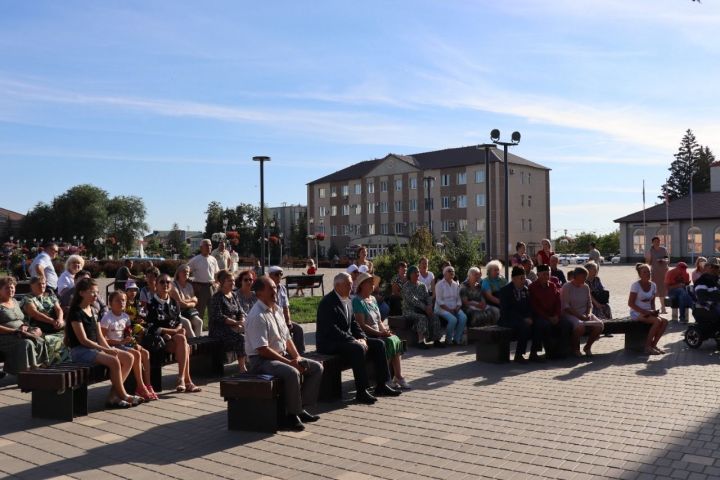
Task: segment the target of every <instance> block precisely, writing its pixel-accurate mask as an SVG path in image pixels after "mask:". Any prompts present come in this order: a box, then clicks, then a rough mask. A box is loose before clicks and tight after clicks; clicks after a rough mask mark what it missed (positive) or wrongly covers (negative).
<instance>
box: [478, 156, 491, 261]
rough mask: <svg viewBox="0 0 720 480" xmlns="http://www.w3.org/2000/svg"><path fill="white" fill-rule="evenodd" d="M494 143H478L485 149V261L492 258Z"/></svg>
mask: <svg viewBox="0 0 720 480" xmlns="http://www.w3.org/2000/svg"><path fill="white" fill-rule="evenodd" d="M494 147H495V144H494V143H483V144H482V145H478V146H477V148H478V150H479V149H484V150H485V232H483V235H485V263H486V264H487V262H489V261H490V258H492V254H491V252H492V250H491V249H490V236H489V235H488V231H489V230H490V149H491V148H494Z"/></svg>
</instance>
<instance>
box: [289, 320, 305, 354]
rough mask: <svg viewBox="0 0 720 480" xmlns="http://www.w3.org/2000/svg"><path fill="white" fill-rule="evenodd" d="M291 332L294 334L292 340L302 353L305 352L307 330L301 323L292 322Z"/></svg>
mask: <svg viewBox="0 0 720 480" xmlns="http://www.w3.org/2000/svg"><path fill="white" fill-rule="evenodd" d="M290 334H291V335H292V341H293V343H294V344H295V348H296V349H297V351H298V353H299V354H300V355H302V354H304V353H305V332H303V329H302V327H301V326H300V325H298V324H297V323H295V322H290Z"/></svg>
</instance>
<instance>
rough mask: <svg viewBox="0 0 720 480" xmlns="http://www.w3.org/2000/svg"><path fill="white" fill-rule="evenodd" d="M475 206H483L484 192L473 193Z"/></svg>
mask: <svg viewBox="0 0 720 480" xmlns="http://www.w3.org/2000/svg"><path fill="white" fill-rule="evenodd" d="M475 206H476V207H484V206H485V194H484V193H478V194H477V195H475Z"/></svg>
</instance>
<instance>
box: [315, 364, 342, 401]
mask: <svg viewBox="0 0 720 480" xmlns="http://www.w3.org/2000/svg"><path fill="white" fill-rule="evenodd" d="M341 399H342V370H336V369H325V370H323V374H322V380H321V381H320V393H319V394H318V400H319V401H321V402H336V401H338V400H341Z"/></svg>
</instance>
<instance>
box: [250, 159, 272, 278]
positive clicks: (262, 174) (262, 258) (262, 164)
mask: <svg viewBox="0 0 720 480" xmlns="http://www.w3.org/2000/svg"><path fill="white" fill-rule="evenodd" d="M253 161H254V162H260V235H261V237H263V238H261V240H260V275H265V265H264V263H265V238H264V237H265V162H269V161H270V157H265V156H257V157H253Z"/></svg>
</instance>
